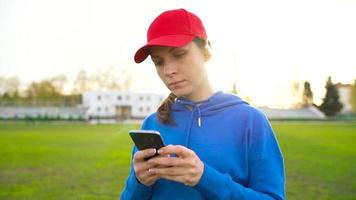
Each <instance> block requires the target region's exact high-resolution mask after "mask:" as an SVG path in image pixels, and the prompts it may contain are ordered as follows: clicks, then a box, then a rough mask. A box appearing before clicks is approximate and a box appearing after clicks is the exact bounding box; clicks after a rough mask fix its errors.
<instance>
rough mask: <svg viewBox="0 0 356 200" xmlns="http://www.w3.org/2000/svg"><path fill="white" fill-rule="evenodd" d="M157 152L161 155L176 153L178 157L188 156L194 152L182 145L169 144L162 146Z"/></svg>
mask: <svg viewBox="0 0 356 200" xmlns="http://www.w3.org/2000/svg"><path fill="white" fill-rule="evenodd" d="M157 153H158V154H160V155H169V154H176V155H177V156H178V157H187V156H190V155H192V154H193V153H194V152H193V151H192V150H190V149H188V148H186V147H184V146H181V145H167V146H165V147H162V148H160V149H159V150H158V152H157Z"/></svg>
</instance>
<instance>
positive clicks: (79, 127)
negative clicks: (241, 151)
mask: <svg viewBox="0 0 356 200" xmlns="http://www.w3.org/2000/svg"><path fill="white" fill-rule="evenodd" d="M272 125H273V128H274V130H275V132H276V136H277V138H278V141H279V143H280V146H281V149H282V152H283V155H284V158H285V167H286V177H287V185H286V189H287V190H286V192H287V199H340V200H341V199H343V200H344V199H356V123H355V122H347V123H343V122H272ZM137 128H139V125H138V124H126V125H122V124H121V125H120V124H111V125H89V124H83V123H25V122H0V199H10V200H12V199H36V200H41V199H46V200H47V199H67V200H68V199H104V200H106V199H108V200H109V199H118V197H119V195H120V192H121V190H122V189H123V187H124V184H125V179H126V177H127V174H128V171H129V162H130V156H131V146H132V142H131V140H130V138H129V136H128V134H127V132H128V130H130V129H137Z"/></svg>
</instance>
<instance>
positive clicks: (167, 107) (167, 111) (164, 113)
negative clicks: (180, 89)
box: [157, 38, 210, 124]
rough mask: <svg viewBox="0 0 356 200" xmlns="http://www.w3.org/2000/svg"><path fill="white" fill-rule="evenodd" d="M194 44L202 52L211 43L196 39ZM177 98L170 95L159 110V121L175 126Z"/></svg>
mask: <svg viewBox="0 0 356 200" xmlns="http://www.w3.org/2000/svg"><path fill="white" fill-rule="evenodd" d="M193 42H194V43H195V44H196V45H197V46H198V47H199V48H200V49H202V50H205V49H206V48H207V47H206V46H207V45H209V46H210V42H209V41H208V40H207V39H201V38H194V39H193ZM176 98H177V96H176V95H175V94H173V93H170V94H169V95H168V97H167V98H166V99H165V100H164V101H163V102H162V104H161V105H160V106H159V108H158V109H157V116H158V120H159V121H160V122H161V123H163V124H174V120H173V119H172V115H171V106H172V104H173V103H174V101H175V99H176Z"/></svg>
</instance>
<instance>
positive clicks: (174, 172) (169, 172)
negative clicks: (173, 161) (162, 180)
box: [149, 167, 187, 177]
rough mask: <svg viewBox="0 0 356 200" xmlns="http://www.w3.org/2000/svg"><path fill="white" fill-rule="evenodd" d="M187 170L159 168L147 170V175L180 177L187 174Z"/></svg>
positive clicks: (181, 168)
mask: <svg viewBox="0 0 356 200" xmlns="http://www.w3.org/2000/svg"><path fill="white" fill-rule="evenodd" d="M186 171H187V169H186V168H183V167H162V168H161V167H159V168H151V169H149V173H151V174H156V175H159V176H160V177H162V176H182V175H185V174H187V172H186Z"/></svg>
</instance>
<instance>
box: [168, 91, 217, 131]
mask: <svg viewBox="0 0 356 200" xmlns="http://www.w3.org/2000/svg"><path fill="white" fill-rule="evenodd" d="M213 96H214V95H213ZM211 98H212V97H210V98H209V99H207V100H204V101H198V102H193V101H191V100H189V99H186V98H184V97H177V98H175V99H174V102H175V103H178V104H181V105H183V106H184V107H185V108H186V109H188V110H190V111H194V110H197V115H198V119H197V120H198V121H197V123H198V127H201V124H202V116H201V109H200V106H201V105H202V104H205V103H208V102H209V101H210V100H211Z"/></svg>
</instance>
